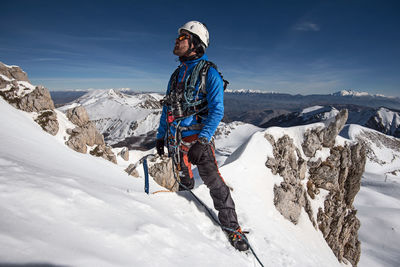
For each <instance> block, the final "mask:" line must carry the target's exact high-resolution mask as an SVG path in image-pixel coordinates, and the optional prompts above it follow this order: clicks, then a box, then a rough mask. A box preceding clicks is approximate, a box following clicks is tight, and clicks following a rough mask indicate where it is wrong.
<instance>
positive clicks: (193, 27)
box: [178, 20, 210, 48]
mask: <svg viewBox="0 0 400 267" xmlns="http://www.w3.org/2000/svg"><path fill="white" fill-rule="evenodd" d="M181 30H186V31H188V32H190V33H193V34H196V35H197V36H198V37H199V38H200V40H201V41H202V42H203V44H204V45H205V47H206V48H207V47H208V45H209V43H210V38H209V35H208V30H207V28H206V26H205V25H204V24H203V23H201V22H198V21H194V20H192V21H189V22H186V23H185V24H184V25H183V26H182V27H180V28H179V29H178V34H180V33H181Z"/></svg>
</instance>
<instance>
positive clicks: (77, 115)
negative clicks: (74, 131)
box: [66, 106, 89, 126]
mask: <svg viewBox="0 0 400 267" xmlns="http://www.w3.org/2000/svg"><path fill="white" fill-rule="evenodd" d="M66 115H67V118H68V119H69V120H70V121H71V122H72V123H73V124H76V125H78V126H84V125H86V124H87V123H88V122H89V115H88V113H87V111H86V109H85V108H84V107H82V106H78V107H75V108H72V109H69V110H67V113H66Z"/></svg>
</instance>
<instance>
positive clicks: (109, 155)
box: [90, 144, 117, 164]
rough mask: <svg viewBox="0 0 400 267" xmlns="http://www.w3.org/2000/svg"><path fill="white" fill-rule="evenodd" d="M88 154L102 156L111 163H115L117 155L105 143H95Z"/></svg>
mask: <svg viewBox="0 0 400 267" xmlns="http://www.w3.org/2000/svg"><path fill="white" fill-rule="evenodd" d="M90 154H91V155H93V156H96V157H102V158H104V159H106V160H109V161H111V162H112V163H115V164H117V157H116V156H115V155H114V153H113V152H112V150H111V147H109V146H106V144H101V145H97V146H96V147H95V148H94V149H93V150H91V151H90Z"/></svg>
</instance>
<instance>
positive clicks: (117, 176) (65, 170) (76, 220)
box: [0, 99, 341, 266]
mask: <svg viewBox="0 0 400 267" xmlns="http://www.w3.org/2000/svg"><path fill="white" fill-rule="evenodd" d="M0 113H1V114H2V116H1V117H0V123H1V125H2V127H1V130H0V146H1V147H2V149H1V151H0V165H1V168H0V214H1V215H0V264H5V263H49V264H59V265H68V266H188V265H190V266H257V263H256V262H255V260H254V258H253V257H252V256H251V255H246V254H244V253H240V252H237V251H235V250H234V249H233V248H232V247H231V246H230V244H229V243H228V242H227V240H226V238H225V236H224V234H223V233H222V232H221V230H220V229H219V227H218V226H216V225H215V224H213V222H212V221H211V220H210V218H209V217H208V215H207V213H206V212H205V211H204V210H203V209H202V208H201V207H199V206H198V204H197V203H196V202H195V201H194V200H193V199H192V198H191V197H190V196H189V195H188V194H187V193H185V192H181V193H177V194H176V193H159V194H155V195H153V194H150V195H146V194H144V193H143V179H142V178H132V177H131V176H128V175H127V174H126V173H125V172H124V171H123V170H122V169H123V168H122V167H121V166H118V165H114V164H112V163H110V162H109V161H106V160H104V159H101V158H95V157H92V156H90V155H87V154H80V153H77V152H74V151H73V150H71V149H69V148H67V147H66V146H65V145H64V144H63V143H62V142H60V140H59V138H57V137H56V138H55V137H53V136H51V135H49V134H47V133H45V132H44V131H42V130H41V128H40V127H39V126H38V125H36V124H35V123H34V122H32V119H31V117H30V114H27V113H24V112H21V111H19V110H16V109H14V108H13V107H11V106H10V105H8V104H7V103H6V102H5V101H4V100H2V99H0ZM270 153H272V148H271V146H270V145H269V143H268V142H267V141H266V140H265V138H264V137H263V133H262V132H258V133H255V134H254V135H253V136H252V137H251V138H250V139H249V141H248V142H247V143H246V144H244V145H243V146H242V147H241V148H240V152H238V153H237V154H236V155H235V158H236V160H231V161H230V163H229V164H226V165H225V166H224V167H222V168H221V173H222V175H223V177H224V178H225V180H226V181H227V183H229V184H230V185H231V186H232V187H233V188H234V191H233V192H232V194H233V198H234V200H235V202H236V205H237V212H238V215H239V220H240V223H241V224H242V225H243V226H244V228H249V229H251V234H250V235H249V240H250V242H251V244H252V245H253V246H254V249H255V251H256V252H257V254H258V256H259V257H260V259H261V260H262V261H263V262H264V264H265V266H341V265H340V264H339V263H338V262H337V259H336V258H335V256H334V255H333V253H332V251H331V250H330V248H329V247H328V246H327V244H326V242H325V241H324V239H323V237H322V235H321V233H320V232H318V231H316V230H315V229H314V228H313V227H312V224H311V223H310V221H309V220H308V218H307V215H306V214H302V216H301V219H300V222H299V224H298V225H297V226H295V225H293V224H292V223H290V222H289V221H287V220H285V219H284V218H283V217H282V216H281V215H280V214H279V212H278V211H277V210H276V209H275V207H274V205H273V201H272V200H273V184H274V183H275V182H277V181H280V178H279V177H277V176H273V175H272V174H271V173H270V172H269V171H268V169H266V168H265V165H264V164H265V160H266V156H267V154H270ZM141 174H142V173H141ZM197 180H198V178H197ZM150 188H151V191H155V190H158V189H160V188H159V187H158V186H157V185H156V184H155V183H153V182H152V181H151V183H150ZM194 192H195V193H196V194H197V195H198V196H199V197H200V198H201V199H203V200H204V201H205V202H206V203H207V204H209V205H211V202H212V201H211V198H210V196H209V195H208V189H207V188H206V187H205V185H204V184H201V183H200V182H198V183H197V185H196V188H195V190H194Z"/></svg>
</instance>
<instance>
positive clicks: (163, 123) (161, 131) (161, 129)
mask: <svg viewBox="0 0 400 267" xmlns="http://www.w3.org/2000/svg"><path fill="white" fill-rule="evenodd" d="M170 84H171V80H170V81H169V82H168V88H167V93H166V95H168V93H169V87H170ZM166 133H167V106H166V105H164V106H163V108H162V112H161V118H160V125H159V126H158V130H157V137H156V138H157V139H161V138H164V137H165V135H166Z"/></svg>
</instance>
